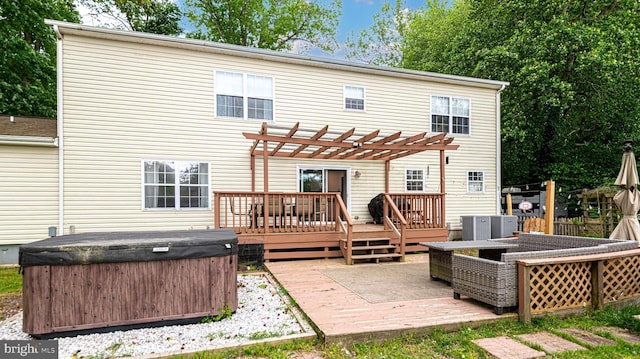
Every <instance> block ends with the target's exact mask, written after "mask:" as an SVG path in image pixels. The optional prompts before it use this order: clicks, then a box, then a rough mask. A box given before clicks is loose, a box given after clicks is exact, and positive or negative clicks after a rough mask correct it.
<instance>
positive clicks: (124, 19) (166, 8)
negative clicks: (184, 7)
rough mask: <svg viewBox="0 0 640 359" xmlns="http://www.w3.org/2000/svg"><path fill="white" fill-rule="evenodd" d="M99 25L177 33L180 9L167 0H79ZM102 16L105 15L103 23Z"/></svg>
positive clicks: (179, 28)
mask: <svg viewBox="0 0 640 359" xmlns="http://www.w3.org/2000/svg"><path fill="white" fill-rule="evenodd" d="M79 2H80V3H81V4H82V5H84V6H86V7H87V8H88V9H89V10H90V14H89V15H90V16H91V17H92V18H93V19H94V20H95V21H96V22H98V23H101V24H102V25H103V26H112V27H115V28H119V29H126V30H132V31H142V32H149V33H154V34H163V35H180V34H181V33H182V27H180V20H182V12H181V11H180V8H179V7H178V5H177V4H175V3H174V2H172V1H171V0H80V1H79ZM102 19H108V21H107V23H105V22H104V21H103V20H102Z"/></svg>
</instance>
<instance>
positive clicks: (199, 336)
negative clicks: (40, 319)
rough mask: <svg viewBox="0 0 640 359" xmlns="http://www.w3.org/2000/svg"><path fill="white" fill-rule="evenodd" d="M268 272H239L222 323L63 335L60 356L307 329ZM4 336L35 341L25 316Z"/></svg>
mask: <svg viewBox="0 0 640 359" xmlns="http://www.w3.org/2000/svg"><path fill="white" fill-rule="evenodd" d="M286 303H287V302H286V300H285V299H284V298H283V297H282V296H281V294H280V293H279V291H278V289H277V288H276V287H275V286H274V285H273V284H272V282H271V281H269V279H268V278H267V277H266V276H264V275H238V310H237V311H236V313H234V314H233V315H232V317H231V318H227V319H223V320H221V321H218V322H211V323H202V324H192V325H175V326H165V327H157V328H145V329H134V330H128V331H114V332H109V333H101V334H90V335H80V336H76V337H68V338H59V339H57V340H58V341H59V350H60V354H59V358H61V359H64V358H71V356H72V355H73V354H74V353H76V352H78V351H79V352H78V358H83V357H122V356H151V357H153V356H160V355H163V354H169V353H180V352H183V353H184V352H193V351H199V350H205V349H212V348H222V347H230V346H237V345H243V344H248V343H251V342H254V341H256V340H259V339H265V338H277V337H283V336H288V335H294V334H303V333H309V332H310V329H309V326H308V325H307V324H306V323H302V324H301V323H299V322H298V320H297V319H296V316H294V315H293V313H292V312H291V310H290V309H289V307H288V305H287V304H286ZM0 339H4V340H21V339H32V338H31V337H29V335H28V334H25V333H23V332H22V314H21V313H20V314H17V315H16V316H14V317H12V318H9V319H7V320H6V321H4V322H2V323H0Z"/></svg>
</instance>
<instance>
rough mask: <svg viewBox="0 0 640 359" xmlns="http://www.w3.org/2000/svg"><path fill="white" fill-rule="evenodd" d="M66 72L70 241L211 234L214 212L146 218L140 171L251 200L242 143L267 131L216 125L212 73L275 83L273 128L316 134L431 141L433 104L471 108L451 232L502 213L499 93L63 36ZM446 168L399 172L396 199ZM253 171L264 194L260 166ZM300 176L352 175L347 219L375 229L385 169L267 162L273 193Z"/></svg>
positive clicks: (422, 163) (450, 207)
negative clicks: (106, 235)
mask: <svg viewBox="0 0 640 359" xmlns="http://www.w3.org/2000/svg"><path fill="white" fill-rule="evenodd" d="M63 61H64V134H65V186H64V187H65V209H64V210H65V229H66V231H68V229H69V226H70V225H73V226H75V228H76V231H79V232H86V231H96V230H150V229H156V230H161V229H167V230H169V229H185V228H206V226H212V225H213V214H212V211H211V210H194V209H189V210H143V209H142V187H141V176H142V174H141V161H142V160H192V161H205V162H209V163H210V170H211V189H212V190H213V191H250V189H251V177H250V173H251V172H250V158H249V153H248V150H249V147H250V146H251V143H252V142H251V141H249V140H246V139H245V138H244V137H243V136H242V132H252V133H257V132H258V131H259V129H260V126H261V124H262V121H258V120H236V119H228V118H218V117H216V114H215V94H214V72H215V70H227V71H235V72H242V73H249V74H258V75H268V76H273V78H274V87H275V97H274V119H275V120H274V121H273V122H274V123H276V124H278V125H282V126H292V125H293V124H295V123H296V122H300V123H301V127H303V128H308V129H313V130H316V131H317V130H319V129H321V128H322V127H323V126H324V125H326V124H329V127H330V130H331V131H346V130H348V129H350V128H352V127H355V128H356V132H357V133H360V134H364V133H369V132H371V131H374V130H376V129H381V134H383V135H390V134H392V133H395V132H396V131H400V130H401V131H402V132H403V135H407V136H410V135H414V134H416V133H420V132H424V131H429V124H430V120H429V115H430V112H429V106H430V95H432V94H440V95H449V96H462V97H465V98H469V99H470V100H471V134H470V135H468V136H466V135H465V136H458V137H456V139H455V141H454V144H459V145H460V146H461V147H460V149H459V150H458V151H449V152H447V153H446V155H447V156H449V158H450V164H449V165H447V168H446V170H447V172H446V173H447V174H446V183H447V184H446V186H447V188H446V190H447V195H448V197H447V214H448V216H447V221H448V222H452V221H459V216H460V215H465V214H476V212H478V213H477V214H483V213H484V214H494V213H495V208H496V201H497V199H496V195H495V192H496V178H495V176H496V175H495V161H496V160H495V156H496V139H495V134H496V129H495V126H496V123H495V117H496V116H495V93H496V92H495V90H490V89H482V88H478V87H468V86H461V85H447V84H442V83H433V82H429V81H424V80H418V79H407V78H399V77H392V76H383V75H374V74H364V73H358V72H351V71H344V70H338V69H328V68H321V67H310V66H303V65H300V64H291V63H284V62H282V63H281V62H274V61H266V60H261V59H259V58H255V59H251V58H246V57H234V56H229V55H223V54H214V53H210V52H203V51H193V50H188V49H178V48H169V47H163V46H154V45H146V44H139V43H129V42H122V41H111V40H104V39H95V38H87V37H79V36H74V35H68V34H67V35H65V37H64V55H63ZM345 84H350V85H356V86H362V87H364V88H365V89H366V104H365V106H366V111H364V112H356V111H345V110H344V104H343V88H344V85H345ZM306 134H307V135H309V133H306ZM439 161H440V160H439V153H438V151H433V152H429V153H423V154H419V155H414V156H411V157H408V158H404V159H401V160H397V161H394V162H392V166H391V168H392V173H391V191H392V192H403V191H404V169H405V168H407V167H411V168H424V169H425V170H426V168H427V166H428V167H429V175H428V176H426V180H427V191H428V192H432V191H437V190H439V188H438V187H439V171H440V170H439ZM256 164H257V168H256V170H257V172H256V177H257V183H256V190H262V158H261V157H257V158H256ZM302 164H309V165H316V166H317V165H323V166H327V167H329V166H338V167H348V168H350V169H351V173H350V176H351V191H352V193H351V209H352V216H359V218H360V219H361V221H363V220H368V219H370V217H369V215H368V211H367V204H368V202H369V200H370V199H371V198H372V197H373V196H375V195H376V194H378V193H380V192H383V191H384V162H382V161H377V162H372V161H359V162H358V161H356V162H354V161H302V160H288V159H270V161H269V175H270V179H269V190H271V191H295V190H296V186H297V183H296V175H297V172H296V169H297V166H298V165H302ZM355 169H358V170H359V171H360V172H362V176H361V177H360V178H354V177H353V176H352V173H353V171H354V170H355ZM468 170H482V171H484V172H485V188H486V191H485V193H483V194H473V196H470V195H469V194H467V193H466V172H467V171H468ZM425 175H426V172H425ZM479 212H482V213H479ZM489 212H490V213H489Z"/></svg>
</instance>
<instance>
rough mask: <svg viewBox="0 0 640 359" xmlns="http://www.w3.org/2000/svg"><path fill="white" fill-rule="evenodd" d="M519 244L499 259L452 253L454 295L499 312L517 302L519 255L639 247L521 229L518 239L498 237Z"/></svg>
mask: <svg viewBox="0 0 640 359" xmlns="http://www.w3.org/2000/svg"><path fill="white" fill-rule="evenodd" d="M495 241H497V242H502V243H514V244H517V245H518V246H517V248H510V249H508V251H507V253H503V254H502V255H501V258H500V260H491V259H486V258H478V257H471V256H467V255H462V254H454V255H453V256H452V257H451V270H452V273H451V274H452V278H451V286H452V288H453V292H454V294H453V296H454V298H456V299H459V298H460V296H461V295H465V296H468V297H470V298H473V299H476V300H478V301H481V302H483V303H487V304H489V305H492V306H493V307H494V311H495V312H496V314H502V312H503V310H504V309H505V308H509V307H514V306H516V305H518V273H517V265H516V261H517V260H519V259H534V258H555V257H568V256H578V255H586V254H598V253H607V252H616V251H624V250H629V249H634V248H637V242H635V241H624V240H610V239H602V238H588V237H572V236H558V235H546V234H532V233H521V234H520V236H519V237H518V238H516V239H498V240H495Z"/></svg>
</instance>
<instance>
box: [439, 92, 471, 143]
mask: <svg viewBox="0 0 640 359" xmlns="http://www.w3.org/2000/svg"><path fill="white" fill-rule="evenodd" d="M469 107H470V101H469V99H466V98H459V97H449V96H431V131H432V132H448V133H457V134H465V135H468V134H469V120H470V117H469V112H470V111H469Z"/></svg>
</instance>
